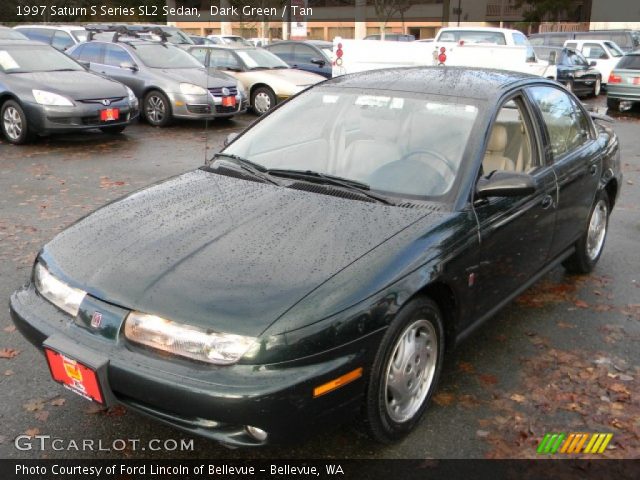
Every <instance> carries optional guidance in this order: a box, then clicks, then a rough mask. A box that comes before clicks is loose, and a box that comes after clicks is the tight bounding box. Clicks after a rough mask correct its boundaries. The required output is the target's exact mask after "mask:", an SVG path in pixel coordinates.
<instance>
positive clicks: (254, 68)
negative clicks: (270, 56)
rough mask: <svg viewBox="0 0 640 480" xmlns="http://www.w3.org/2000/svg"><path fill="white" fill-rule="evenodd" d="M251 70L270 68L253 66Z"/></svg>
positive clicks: (267, 68)
mask: <svg viewBox="0 0 640 480" xmlns="http://www.w3.org/2000/svg"><path fill="white" fill-rule="evenodd" d="M249 70H269V67H251V68H250V69H249Z"/></svg>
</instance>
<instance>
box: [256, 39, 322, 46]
mask: <svg viewBox="0 0 640 480" xmlns="http://www.w3.org/2000/svg"><path fill="white" fill-rule="evenodd" d="M295 43H304V44H306V45H315V46H316V47H333V43H332V42H328V41H326V40H280V41H275V42H273V43H271V44H269V45H267V47H272V46H274V45H283V44H295Z"/></svg>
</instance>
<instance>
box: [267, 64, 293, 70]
mask: <svg viewBox="0 0 640 480" xmlns="http://www.w3.org/2000/svg"><path fill="white" fill-rule="evenodd" d="M271 68H273V69H274V70H276V69H279V68H286V69H288V68H289V67H288V66H287V65H276V66H275V67H271Z"/></svg>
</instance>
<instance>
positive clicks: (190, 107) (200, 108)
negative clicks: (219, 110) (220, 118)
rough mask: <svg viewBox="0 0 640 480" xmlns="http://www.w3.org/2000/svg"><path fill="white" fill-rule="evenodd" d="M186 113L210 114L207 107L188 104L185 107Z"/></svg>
mask: <svg viewBox="0 0 640 480" xmlns="http://www.w3.org/2000/svg"><path fill="white" fill-rule="evenodd" d="M187 111H188V112H189V113H196V114H203V113H211V107H210V106H209V105H201V104H190V105H187Z"/></svg>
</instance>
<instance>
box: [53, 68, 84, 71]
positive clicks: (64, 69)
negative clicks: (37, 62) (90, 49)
mask: <svg viewBox="0 0 640 480" xmlns="http://www.w3.org/2000/svg"><path fill="white" fill-rule="evenodd" d="M47 71H49V72H79V71H80V70H78V69H77V68H56V69H55V70H47Z"/></svg>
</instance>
